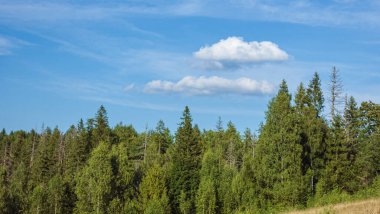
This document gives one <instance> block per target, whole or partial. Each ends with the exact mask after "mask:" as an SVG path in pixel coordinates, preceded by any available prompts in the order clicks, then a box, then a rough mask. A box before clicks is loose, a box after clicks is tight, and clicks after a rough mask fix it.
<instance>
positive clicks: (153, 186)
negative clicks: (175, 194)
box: [139, 163, 170, 214]
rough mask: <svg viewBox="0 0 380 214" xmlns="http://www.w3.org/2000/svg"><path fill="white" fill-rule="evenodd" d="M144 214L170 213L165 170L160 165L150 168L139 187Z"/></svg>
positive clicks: (156, 164)
mask: <svg viewBox="0 0 380 214" xmlns="http://www.w3.org/2000/svg"><path fill="white" fill-rule="evenodd" d="M139 191H140V195H139V203H140V204H141V206H140V211H141V212H142V213H152V214H154V213H162V214H164V213H170V204H169V197H168V195H167V188H166V176H165V170H164V168H163V167H162V166H160V165H159V164H158V163H155V164H154V165H153V166H152V167H151V168H149V169H148V170H147V172H146V174H145V176H144V177H143V179H142V181H141V183H140V187H139Z"/></svg>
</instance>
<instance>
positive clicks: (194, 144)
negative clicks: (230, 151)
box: [170, 106, 201, 213]
mask: <svg viewBox="0 0 380 214" xmlns="http://www.w3.org/2000/svg"><path fill="white" fill-rule="evenodd" d="M175 144H176V146H175V152H174V153H173V157H172V167H171V172H170V197H171V200H172V210H173V211H174V212H175V213H178V212H182V213H193V212H194V211H195V196H196V191H197V189H198V185H199V169H200V153H201V146H200V144H199V142H198V139H197V136H196V133H195V132H194V127H193V126H192V118H191V115H190V110H189V108H188V107H187V106H186V107H185V110H184V111H183V116H182V118H181V123H180V124H179V127H178V129H177V133H176V136H175Z"/></svg>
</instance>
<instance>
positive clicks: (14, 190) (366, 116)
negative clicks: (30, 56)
mask: <svg viewBox="0 0 380 214" xmlns="http://www.w3.org/2000/svg"><path fill="white" fill-rule="evenodd" d="M330 89H331V94H330V96H329V97H330V99H329V102H330V106H331V111H330V113H329V114H328V116H325V115H324V114H323V112H325V111H324V105H325V100H324V96H323V94H322V90H321V81H320V79H319V76H318V74H317V73H315V75H314V77H313V79H312V80H311V81H310V82H309V83H308V85H307V86H304V85H303V84H300V85H299V87H298V89H297V91H296V93H295V95H294V96H292V95H291V94H290V93H289V91H288V87H287V84H286V82H285V81H283V82H282V83H281V85H280V87H279V91H278V93H277V94H276V96H275V97H274V98H273V99H272V100H271V101H270V102H269V104H268V110H267V111H266V118H265V122H264V123H263V124H262V125H261V126H260V129H259V131H258V136H256V135H255V134H253V133H252V132H251V131H250V130H249V129H247V130H246V131H245V132H244V133H243V134H241V133H239V132H238V131H237V130H236V128H235V126H234V124H233V123H232V122H228V124H227V126H226V127H223V123H222V121H221V120H220V119H219V121H218V122H217V125H216V128H215V129H214V130H202V131H201V130H200V129H199V128H198V126H197V125H194V124H193V121H192V117H191V114H190V110H189V108H188V107H186V108H185V110H184V111H183V116H182V117H181V120H180V123H179V124H178V128H177V130H176V131H175V133H174V135H172V134H171V132H170V131H169V129H168V128H167V127H165V124H164V122H163V121H159V122H158V124H157V127H156V128H155V129H154V130H146V131H144V132H142V133H138V132H137V131H136V130H135V129H134V128H133V126H131V125H123V124H118V125H116V126H115V127H113V128H111V127H110V126H109V124H108V118H107V113H106V110H105V108H104V107H103V106H101V107H100V109H99V110H98V112H97V114H96V116H95V118H91V119H88V120H87V121H86V122H84V121H83V120H80V121H79V123H78V124H77V125H76V126H74V125H73V126H71V127H70V128H69V129H68V130H67V131H66V132H61V131H60V130H59V129H58V128H54V129H50V128H44V129H43V131H42V132H41V133H37V132H36V131H35V130H32V131H29V132H27V131H12V132H10V133H6V131H5V130H3V131H2V132H1V133H0V152H1V153H0V154H1V156H0V157H1V164H0V213H263V212H273V211H276V208H284V207H285V208H286V207H296V206H297V207H305V206H307V205H308V204H310V201H312V200H315V199H317V198H320V197H323V196H324V195H326V194H327V195H328V194H330V193H331V192H338V193H345V194H355V193H356V192H358V191H360V190H362V189H365V188H369V187H371V185H375V184H376V185H378V186H379V187H380V185H379V184H380V182H379V181H380V179H379V176H378V175H379V172H380V105H378V104H375V103H373V102H371V101H368V102H363V103H361V104H360V106H358V104H357V103H356V102H355V99H354V98H353V97H349V98H347V97H346V99H341V96H340V95H341V85H340V81H339V78H338V76H337V71H336V69H333V72H332V78H331V85H330ZM342 100H343V101H344V106H343V108H339V103H340V102H341V101H342Z"/></svg>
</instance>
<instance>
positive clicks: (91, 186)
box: [75, 142, 113, 213]
mask: <svg viewBox="0 0 380 214" xmlns="http://www.w3.org/2000/svg"><path fill="white" fill-rule="evenodd" d="M110 150H111V148H110V144H109V143H107V142H101V143H100V144H99V145H98V146H97V147H96V148H95V149H94V150H93V152H92V153H91V156H90V158H89V160H88V163H87V165H86V166H85V167H84V168H83V169H82V170H81V171H80V172H79V174H78V175H77V177H76V182H77V186H76V189H75V193H76V195H77V197H78V201H77V204H76V211H77V212H79V213H105V212H106V211H107V207H108V205H109V202H110V197H111V196H110V194H111V186H112V185H111V181H112V179H113V173H112V162H111V158H112V157H111V152H110Z"/></svg>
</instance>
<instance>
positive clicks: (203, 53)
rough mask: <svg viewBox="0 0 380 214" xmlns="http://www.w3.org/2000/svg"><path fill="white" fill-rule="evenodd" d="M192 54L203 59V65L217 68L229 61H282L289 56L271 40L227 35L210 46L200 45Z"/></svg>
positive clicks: (229, 62)
mask: <svg viewBox="0 0 380 214" xmlns="http://www.w3.org/2000/svg"><path fill="white" fill-rule="evenodd" d="M194 56H195V58H197V59H200V60H203V61H204V63H205V65H208V66H209V65H217V66H215V68H217V69H220V68H223V67H224V66H225V65H228V64H229V65H231V63H255V62H268V61H284V60H287V59H288V58H289V56H288V54H287V53H286V52H285V51H284V50H281V49H280V48H279V47H278V45H277V44H275V43H273V42H269V41H263V42H257V41H252V42H246V41H244V40H243V38H241V37H228V38H227V39H222V40H220V41H219V42H217V43H215V44H213V45H211V46H205V47H202V48H200V49H199V50H198V51H197V52H195V53H194Z"/></svg>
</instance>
